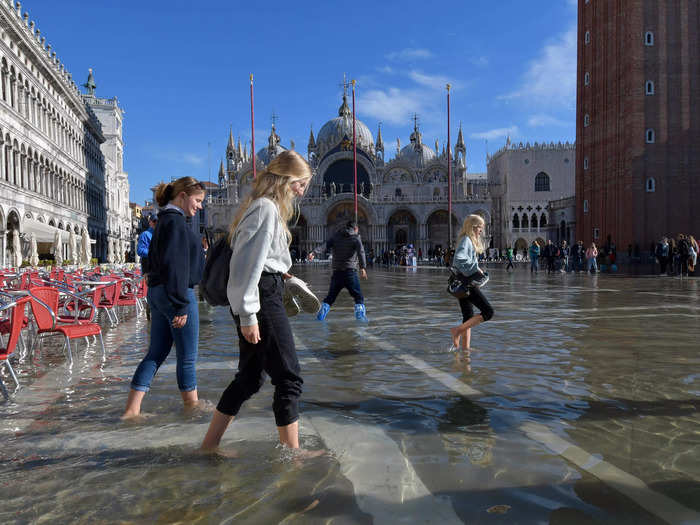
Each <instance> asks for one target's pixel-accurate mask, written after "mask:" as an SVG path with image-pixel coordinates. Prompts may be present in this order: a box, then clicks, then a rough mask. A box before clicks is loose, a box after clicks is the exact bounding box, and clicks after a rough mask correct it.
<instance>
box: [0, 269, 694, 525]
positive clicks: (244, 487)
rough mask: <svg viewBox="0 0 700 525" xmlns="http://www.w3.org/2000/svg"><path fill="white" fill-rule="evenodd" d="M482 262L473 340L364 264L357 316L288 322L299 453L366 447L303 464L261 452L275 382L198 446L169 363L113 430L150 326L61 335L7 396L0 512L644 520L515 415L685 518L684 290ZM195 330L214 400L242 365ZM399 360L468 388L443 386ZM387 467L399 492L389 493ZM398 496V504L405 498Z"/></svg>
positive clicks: (227, 334) (400, 280)
mask: <svg viewBox="0 0 700 525" xmlns="http://www.w3.org/2000/svg"><path fill="white" fill-rule="evenodd" d="M489 271H490V273H491V281H490V282H489V285H488V287H489V290H488V295H489V299H490V300H491V301H492V303H493V305H494V307H495V309H496V315H495V317H494V319H493V320H492V321H489V322H487V323H485V324H483V325H481V326H479V327H477V328H476V329H475V330H474V331H473V333H472V345H473V346H474V348H475V349H474V350H472V351H469V352H463V351H457V352H452V353H450V352H448V348H449V329H448V327H449V326H451V325H453V324H455V323H456V322H458V321H459V319H460V314H459V308H458V306H457V304H456V301H454V299H452V298H451V297H449V296H447V295H446V294H445V293H444V281H445V280H446V273H445V272H444V271H441V270H424V269H420V270H419V271H417V272H406V271H404V270H403V269H392V270H378V269H375V270H372V271H370V272H369V276H370V279H369V281H367V282H363V292H364V293H365V296H366V302H367V311H368V316H369V317H370V324H369V326H366V327H363V326H358V325H357V324H356V323H355V321H354V316H353V310H352V301H351V299H350V298H349V297H347V296H343V295H341V296H340V298H339V300H338V302H337V303H336V304H335V305H334V308H333V310H332V311H331V314H330V315H329V317H328V320H327V321H326V322H324V323H319V322H317V321H316V320H315V319H314V318H313V317H312V316H308V315H299V316H297V317H295V318H293V319H292V326H293V329H294V333H295V336H296V338H297V346H298V350H299V355H300V360H301V361H302V363H304V364H303V376H304V380H305V384H304V389H305V391H304V394H303V397H302V421H301V437H302V441H303V443H304V446H306V447H308V448H311V449H317V448H327V447H328V444H329V443H333V442H338V441H339V440H340V439H341V438H343V439H345V440H346V442H347V443H353V444H355V445H356V446H355V448H352V450H364V451H365V452H364V453H359V452H355V453H354V456H353V455H352V454H350V455H349V454H348V453H347V450H334V451H333V452H334V454H333V455H330V456H324V457H321V458H315V459H312V460H308V461H301V462H299V461H295V460H294V459H293V458H291V457H288V456H287V455H285V453H284V452H283V451H281V450H280V449H279V448H278V447H277V446H276V441H277V439H276V431H275V427H274V421H273V418H272V415H271V411H270V403H271V401H270V400H271V398H272V396H271V392H272V388H271V386H270V385H269V384H267V385H265V386H264V387H263V389H262V391H261V392H260V393H259V394H258V395H257V396H255V397H254V398H253V399H251V400H250V401H249V402H248V403H247V404H246V405H245V406H244V409H243V411H242V412H241V415H240V418H239V420H237V421H236V423H234V425H233V426H232V427H231V429H230V430H229V432H228V433H227V439H228V442H226V445H227V446H228V447H230V448H231V449H233V450H235V451H236V452H237V455H236V457H235V458H215V457H209V456H202V455H200V454H198V453H197V451H196V449H197V446H198V444H199V441H200V440H201V436H202V435H203V432H204V431H205V429H206V426H207V423H208V417H209V416H208V415H206V414H185V413H183V412H182V410H181V407H180V406H179V402H178V401H177V399H176V398H174V397H173V396H172V383H173V381H172V375H173V374H174V365H169V363H170V361H166V364H165V365H164V367H163V369H162V370H161V371H160V372H159V374H158V376H157V377H156V380H155V381H154V384H153V388H152V391H151V394H150V395H149V396H148V397H147V400H146V402H145V403H144V410H145V411H146V412H150V413H152V414H154V416H153V417H152V418H150V419H148V420H146V421H144V422H141V423H138V424H125V423H123V422H120V421H119V414H120V411H121V410H122V409H123V402H124V399H125V393H126V391H127V389H128V384H129V380H130V377H131V374H132V373H133V370H134V368H135V366H136V364H137V363H138V362H139V360H140V359H141V356H142V355H143V352H144V351H145V347H146V344H147V341H148V325H147V323H146V322H145V319H144V318H134V317H127V316H124V317H123V319H122V323H121V324H120V325H119V327H117V328H116V329H110V328H108V327H105V330H104V331H105V345H106V347H107V349H108V353H107V356H106V358H103V357H102V355H101V352H97V351H95V349H94V348H92V347H89V348H88V350H87V351H86V350H85V348H84V345H81V349H80V351H79V352H76V353H75V355H74V358H75V364H74V367H73V369H72V370H69V369H68V368H67V367H66V365H65V357H64V356H63V355H62V354H61V352H60V347H56V346H51V345H46V346H45V347H44V348H42V349H41V350H40V351H38V352H36V353H35V354H34V355H32V356H26V357H24V358H23V359H21V360H20V361H19V362H18V366H17V371H18V373H19V377H20V382H21V383H22V385H23V388H22V389H21V390H20V391H19V392H18V393H17V395H16V397H15V398H14V399H13V400H11V401H10V402H7V403H4V404H2V405H0V433H2V437H3V445H4V446H3V447H2V451H0V477H1V479H4V480H6V482H5V483H4V485H3V505H2V506H0V521H1V522H3V523H14V522H16V523H24V522H30V521H57V522H65V521H79V522H80V521H82V522H86V521H95V522H109V521H138V522H145V521H154V522H171V521H186V522H190V521H192V522H194V521H198V520H200V521H203V522H216V523H233V522H236V523H268V522H269V523H279V522H284V523H327V522H328V521H329V520H331V521H334V522H343V523H370V522H372V521H381V519H380V517H379V516H380V515H379V514H377V512H378V511H377V509H380V508H383V509H384V510H385V511H386V512H387V513H393V514H392V515H393V516H397V517H400V516H402V513H403V512H406V511H407V509H411V512H413V511H414V507H411V505H412V504H416V505H419V507H420V508H423V509H431V510H430V512H434V514H433V516H441V518H440V519H437V518H434V519H433V522H440V523H441V525H442V524H443V522H444V523H449V522H450V519H451V518H449V516H454V517H456V519H457V520H458V521H460V520H461V521H464V522H469V523H486V522H488V523H535V522H538V523H561V524H569V523H625V522H630V523H632V522H634V523H656V522H659V518H658V517H657V516H655V515H654V514H653V512H651V511H648V510H645V509H643V508H642V506H641V503H639V502H635V501H633V500H632V499H630V498H628V497H626V496H622V495H621V494H620V493H619V492H617V491H616V490H615V489H614V488H611V487H610V486H608V485H606V484H605V483H604V482H603V481H601V480H600V479H598V478H596V477H595V476H593V475H592V474H591V473H590V472H588V471H587V470H586V469H583V468H580V467H579V466H577V465H575V464H573V463H571V462H570V461H569V460H567V459H565V458H564V457H562V456H561V455H559V454H558V453H556V452H554V451H553V450H552V449H551V448H549V447H548V446H546V445H545V444H543V443H542V442H540V441H537V440H533V439H532V438H531V437H529V436H528V435H527V433H526V432H524V431H523V425H524V424H526V423H538V424H544V425H545V426H546V428H548V429H549V430H550V431H551V432H552V433H553V434H554V435H556V436H558V437H560V438H561V439H564V440H566V442H568V443H571V444H573V445H575V446H577V447H580V449H582V450H584V451H586V453H588V454H591V456H590V458H591V459H590V461H591V464H593V463H595V461H601V460H604V461H606V462H608V463H610V464H611V465H614V466H615V467H617V468H619V469H621V470H623V471H625V472H626V473H628V474H631V475H633V476H636V477H637V478H638V479H639V480H641V481H642V482H643V483H645V484H646V486H647V487H648V489H649V490H653V491H655V492H657V493H660V494H663V495H665V496H668V497H669V498H671V499H672V500H673V501H675V502H678V503H680V504H683V505H685V506H686V507H687V508H690V509H695V510H696V511H697V510H700V503H698V502H699V501H700V498H698V495H700V488H699V485H698V479H699V478H700V462H699V461H698V458H699V457H700V434H698V431H697V429H698V428H699V427H698V423H699V420H700V417H699V416H698V406H700V400H699V394H700V387H699V386H698V385H699V384H700V374H698V372H697V370H698V364H700V359H699V358H698V356H697V351H696V349H697V341H698V340H700V338H699V336H700V323H698V322H697V321H698V309H699V308H700V297H699V294H698V287H697V282H696V281H684V282H679V281H677V280H670V279H669V280H658V279H646V278H621V277H617V278H613V277H608V276H604V275H600V276H596V277H594V278H591V277H590V276H584V275H556V276H549V277H548V276H545V275H538V276H530V275H529V273H527V272H519V271H516V272H514V273H512V274H507V273H505V272H502V271H501V270H499V269H498V268H492V269H489ZM295 273H297V274H298V275H299V276H300V277H302V278H303V279H304V280H306V281H307V282H309V283H310V285H311V287H312V289H314V290H316V291H317V292H320V293H321V294H323V292H324V291H325V289H326V288H327V285H328V278H329V271H328V270H327V269H325V268H319V267H316V268H314V269H311V268H308V267H301V268H298V269H295ZM200 334H201V344H200V351H199V355H200V358H199V366H200V368H199V371H198V378H199V379H198V382H199V386H200V394H201V397H203V398H205V399H209V400H211V401H213V402H216V401H217V399H218V395H219V394H220V392H221V391H222V390H223V388H224V387H225V386H226V385H227V384H228V382H229V381H230V380H231V378H232V376H233V374H234V373H235V366H236V364H235V362H236V359H237V341H236V337H235V332H234V329H233V325H232V323H231V320H230V316H229V314H228V312H227V311H226V310H225V309H222V308H217V309H210V308H206V307H204V306H202V326H201V331H200ZM402 354H406V355H410V356H415V357H416V358H419V359H420V360H421V362H424V363H425V364H426V366H428V367H431V368H432V369H434V370H437V371H440V372H443V373H445V372H446V373H449V374H451V375H452V376H453V377H454V378H456V379H457V380H458V381H459V382H461V383H464V384H466V385H468V386H469V387H471V388H472V389H474V390H476V391H477V393H478V395H475V396H471V397H465V396H462V395H458V394H457V393H456V392H455V391H453V390H452V389H451V388H450V387H449V386H446V385H445V384H444V383H441V382H439V381H437V380H436V379H435V378H434V377H432V376H430V375H429V374H427V373H426V372H425V371H424V370H419V369H418V368H416V367H414V366H411V364H410V363H409V362H408V361H406V360H402V359H400V358H399V355H402ZM172 362H174V358H173V360H172ZM168 374H170V375H168ZM338 418H340V419H338ZM326 420H328V421H338V420H339V421H342V423H343V424H342V426H341V427H338V428H341V429H342V432H343V433H344V434H345V435H336V436H332V435H330V434H329V433H328V432H329V429H330V428H331V426H328V425H327V426H325V427H324V426H323V425H321V424H320V422H323V421H326ZM314 421H316V422H319V423H318V424H317V425H315V424H313V422H314ZM358 447H360V448H358ZM361 447H364V448H361ZM378 450H381V451H382V453H381V454H383V455H380V454H379V453H378V452H377V451H378ZM392 454H393V455H392ZM388 457H392V458H394V457H396V458H398V459H397V460H396V461H395V463H393V464H392V465H391V466H392V468H393V467H396V469H397V470H396V472H398V474H392V477H390V478H388V479H385V478H383V477H382V476H381V475H380V476H379V477H378V478H376V479H375V478H372V477H371V476H370V475H369V474H368V475H366V476H365V479H364V480H360V481H357V480H355V481H353V482H351V481H350V479H351V478H352V473H351V472H350V473H349V472H348V469H352V468H356V469H360V468H362V469H369V470H367V472H371V469H370V467H372V466H373V465H380V464H381V465H383V463H382V461H385V460H386V459H387V458H388ZM391 461H394V460H391ZM349 465H352V467H350V466H349ZM401 469H407V470H401ZM363 472H365V471H364V470H363ZM385 476H386V475H385ZM399 479H400V480H401V483H402V484H403V485H401V487H402V488H401V491H403V492H401V491H398V492H392V490H393V488H392V486H393V485H392V483H398V482H399V481H398V480H399ZM67 480H70V482H69V483H67V482H66V481H67ZM406 480H411V481H406ZM362 481H364V482H365V483H366V484H368V485H369V484H372V483H373V485H371V487H372V489H371V490H370V489H369V488H367V487H366V486H364V485H363V483H362ZM421 487H422V488H421ZM395 493H402V494H413V496H410V497H409V496H405V499H404V503H401V502H400V501H394V500H393V499H392V497H393V496H392V494H395ZM449 513H452V514H449ZM445 516H448V517H445ZM427 521H428V522H430V521H431V519H428V520H427Z"/></svg>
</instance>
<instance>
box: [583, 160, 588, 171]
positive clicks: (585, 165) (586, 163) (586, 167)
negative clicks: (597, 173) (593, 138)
mask: <svg viewBox="0 0 700 525" xmlns="http://www.w3.org/2000/svg"><path fill="white" fill-rule="evenodd" d="M583 169H584V170H587V169H588V157H583Z"/></svg>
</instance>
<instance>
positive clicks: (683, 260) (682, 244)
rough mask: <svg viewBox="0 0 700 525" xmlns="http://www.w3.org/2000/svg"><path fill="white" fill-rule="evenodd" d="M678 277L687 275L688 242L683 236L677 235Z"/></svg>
mask: <svg viewBox="0 0 700 525" xmlns="http://www.w3.org/2000/svg"><path fill="white" fill-rule="evenodd" d="M676 245H677V247H678V275H680V276H681V277H683V274H684V273H685V275H686V276H687V275H688V259H689V258H690V242H689V241H688V239H687V238H686V236H685V234H683V233H679V234H678V241H677V243H676Z"/></svg>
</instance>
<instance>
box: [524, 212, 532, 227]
mask: <svg viewBox="0 0 700 525" xmlns="http://www.w3.org/2000/svg"><path fill="white" fill-rule="evenodd" d="M522 225H523V228H529V227H530V223H529V221H528V220H527V213H526V214H525V215H523V222H522Z"/></svg>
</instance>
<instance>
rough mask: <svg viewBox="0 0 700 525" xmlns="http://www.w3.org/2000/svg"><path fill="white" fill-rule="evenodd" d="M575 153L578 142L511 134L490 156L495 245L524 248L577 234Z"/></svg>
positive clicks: (488, 160)
mask: <svg viewBox="0 0 700 525" xmlns="http://www.w3.org/2000/svg"><path fill="white" fill-rule="evenodd" d="M575 159H576V146H575V144H569V143H568V142H566V143H564V144H562V143H561V142H559V143H556V144H555V143H553V142H551V143H537V142H536V143H534V144H532V145H531V144H530V143H526V144H523V143H522V142H521V143H519V144H513V143H511V142H510V139H508V140H507V141H506V144H505V145H504V146H503V147H502V148H500V149H499V150H498V151H496V152H495V153H494V154H493V155H490V156H489V157H488V158H487V173H488V183H489V188H490V190H491V197H492V210H493V229H492V231H493V246H494V247H495V248H499V249H505V248H508V247H511V248H513V249H515V250H516V251H517V253H519V254H523V253H524V251H525V250H526V249H527V247H528V246H529V245H530V243H532V241H534V240H537V241H538V242H539V243H540V244H544V242H545V241H546V240H547V239H551V240H552V241H554V242H561V241H562V240H565V241H567V242H568V243H571V242H572V241H573V240H574V236H575V230H576V222H575V213H574V203H573V196H574V191H575Z"/></svg>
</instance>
